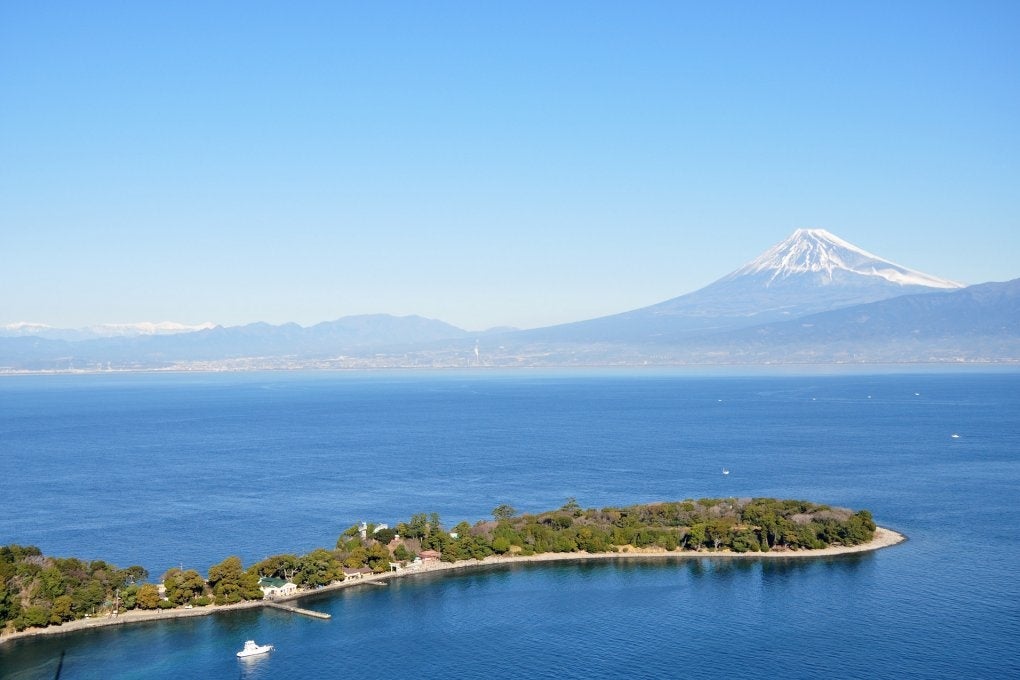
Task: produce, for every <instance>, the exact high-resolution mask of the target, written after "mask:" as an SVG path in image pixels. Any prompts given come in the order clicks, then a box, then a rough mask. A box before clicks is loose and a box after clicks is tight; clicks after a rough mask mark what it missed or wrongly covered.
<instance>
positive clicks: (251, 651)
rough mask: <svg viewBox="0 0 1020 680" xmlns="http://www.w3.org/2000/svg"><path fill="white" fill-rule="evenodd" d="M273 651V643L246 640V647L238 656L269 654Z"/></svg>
mask: <svg viewBox="0 0 1020 680" xmlns="http://www.w3.org/2000/svg"><path fill="white" fill-rule="evenodd" d="M271 651H273V646H272V645H260V644H256V642H255V641H254V640H246V641H245V643H244V649H242V650H241V651H240V652H238V653H237V657H238V658H241V659H243V658H244V657H246V656H256V655H258V654H268V653H269V652H271Z"/></svg>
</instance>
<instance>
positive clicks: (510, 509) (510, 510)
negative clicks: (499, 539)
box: [492, 503, 517, 522]
mask: <svg viewBox="0 0 1020 680" xmlns="http://www.w3.org/2000/svg"><path fill="white" fill-rule="evenodd" d="M516 514H517V509H516V508H514V506H512V505H508V504H506V503H503V504H501V505H497V506H496V507H495V508H493V509H492V516H493V518H494V519H495V520H496V521H497V522H502V521H506V520H511V519H513V518H514V515H516Z"/></svg>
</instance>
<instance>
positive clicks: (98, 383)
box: [0, 372, 1020, 680]
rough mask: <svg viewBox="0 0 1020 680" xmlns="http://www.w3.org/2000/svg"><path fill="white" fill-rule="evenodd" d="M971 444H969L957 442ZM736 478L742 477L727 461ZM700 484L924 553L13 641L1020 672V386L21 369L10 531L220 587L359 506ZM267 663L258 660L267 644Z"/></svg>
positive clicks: (546, 673)
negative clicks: (222, 574) (234, 563)
mask: <svg viewBox="0 0 1020 680" xmlns="http://www.w3.org/2000/svg"><path fill="white" fill-rule="evenodd" d="M954 434H956V435H958V436H957V437H953V436H952V435H954ZM723 468H727V469H729V470H730V474H729V475H723V474H722V469H723ZM703 496H777V497H784V498H804V499H808V500H813V501H818V502H824V503H830V504H833V505H841V506H849V507H853V508H862V507H864V508H869V509H871V510H872V512H873V513H874V515H875V518H876V520H877V521H878V522H879V523H880V524H883V525H885V526H889V527H892V528H894V529H897V530H899V531H902V532H904V533H906V534H907V535H908V536H909V538H910V540H909V541H908V542H907V543H905V544H902V545H900V546H896V547H893V548H890V549H887V550H883V551H880V552H877V553H873V554H867V555H863V556H848V557H844V558H837V559H824V560H823V559H819V560H812V561H779V562H776V561H770V562H759V561H756V560H754V559H746V560H729V561H713V560H710V559H700V560H696V561H686V562H679V561H674V562H663V561H649V562H639V563H635V562H626V563H623V562H617V563H606V564H602V563H599V564H591V563H587V564H569V565H555V566H532V567H523V566H517V567H512V568H501V569H497V568H491V569H487V570H485V571H477V572H470V573H465V574H460V575H455V576H444V577H427V576H421V577H414V578H408V579H404V580H400V581H395V582H391V583H390V585H389V586H388V587H386V588H369V587H365V588H361V589H355V590H350V591H345V592H343V593H341V594H337V595H334V596H331V597H328V598H323V599H321V600H318V601H314V600H308V601H306V602H307V604H308V605H309V606H312V607H313V608H316V609H320V610H322V611H328V612H330V613H332V614H333V618H332V619H331V620H330V621H321V620H314V619H307V618H304V617H298V616H292V615H288V614H284V613H282V612H276V611H254V612H246V613H238V614H233V615H224V616H210V617H201V618H199V619H193V620H189V621H185V622H163V623H154V624H144V625H138V626H134V627H124V628H122V629H107V630H102V631H92V632H84V633H78V634H68V635H61V636H56V637H51V638H46V639H38V640H25V641H15V642H11V643H5V644H3V645H2V646H0V676H2V677H4V678H52V677H54V675H55V673H56V670H57V665H58V663H59V661H60V659H61V657H63V663H62V666H61V675H60V677H61V678H64V679H65V680H66V679H68V678H104V679H106V678H182V677H183V678H192V677H194V678H204V677H208V678H238V677H239V678H309V677H346V678H380V677H386V676H407V677H428V678H431V677H442V678H447V679H456V678H489V677H493V676H497V677H502V678H525V677H527V678H615V677H641V678H664V677H677V678H681V677H682V678H758V677H780V678H817V677H840V678H880V679H892V678H897V679H898V678H945V677H966V678H983V677H987V678H1000V677H1020V374H1018V373H1015V372H1012V373H1009V372H1007V373H987V374H981V373H970V374H963V373H955V374H954V373H943V374H918V373H895V372H893V373H889V374H885V375H854V374H846V375H812V376H780V375H768V374H760V375H756V376H751V377H746V376H745V377H736V376H729V377H727V376H691V375H682V374H666V375H662V374H657V375H653V374H648V375H635V374H609V373H602V374H578V373H559V374H556V373H543V374H532V373H524V372H520V373H510V374H489V373H479V374H467V373H459V374H446V373H440V374H417V373H415V374H402V373H381V374H356V375H342V374H327V373H320V374H291V373H282V374H267V373H263V374H245V375H239V374H225V375H220V374H203V375H116V376H101V375H95V376H32V377H27V376H26V377H9V378H4V379H2V380H0V498H2V499H3V510H2V513H0V544H6V543H21V544H33V545H38V546H39V547H40V548H41V549H42V550H43V551H44V552H45V553H47V554H51V555H57V556H78V557H82V558H87V559H105V560H108V561H110V562H113V563H115V564H117V565H119V566H128V565H131V564H141V565H143V566H145V567H146V568H147V569H149V571H150V572H151V574H152V577H153V578H158V577H159V575H160V574H162V573H163V571H165V570H166V569H168V568H169V567H172V566H183V567H184V568H186V569H187V568H196V569H198V570H199V571H201V572H202V573H203V574H204V573H206V572H207V571H208V568H209V566H210V565H212V564H214V563H216V562H219V561H220V560H221V559H222V558H224V557H225V556H227V555H231V554H236V555H239V556H241V558H242V559H243V560H244V562H245V563H246V564H249V563H251V562H252V561H255V560H258V559H261V558H262V557H265V556H266V555H270V554H273V553H278V552H305V551H308V550H310V549H312V548H315V547H318V546H326V547H332V545H333V544H334V543H335V541H336V538H337V536H338V535H339V534H340V533H341V532H342V531H343V530H344V529H345V528H347V527H348V526H350V525H352V524H355V523H358V522H360V521H362V520H365V521H369V522H388V523H391V524H392V523H394V522H397V521H401V520H404V519H407V518H408V517H409V516H410V515H411V514H413V513H416V512H433V511H434V512H438V513H439V514H440V515H441V516H442V518H443V520H444V523H445V524H446V525H447V526H452V525H453V524H456V523H457V522H459V521H461V520H464V519H466V520H469V521H472V522H473V521H475V520H478V519H483V518H487V517H488V515H489V513H490V511H491V510H492V508H493V507H495V506H496V505H498V504H500V503H510V504H512V505H513V506H515V507H516V508H518V510H521V511H541V510H545V509H549V508H553V507H558V506H560V505H562V504H563V503H564V502H566V500H567V499H568V498H571V497H573V498H576V499H577V500H578V502H579V503H580V504H581V505H583V506H585V507H602V506H607V505H615V504H631V503H642V502H648V501H655V500H676V499H683V498H688V497H703ZM251 638H254V639H255V640H257V641H259V642H260V643H271V644H274V645H275V646H276V651H275V652H274V653H273V654H271V655H270V656H268V657H263V658H259V659H257V660H255V661H254V662H249V663H243V662H239V661H238V660H237V659H236V658H234V652H235V651H237V650H238V649H240V647H241V645H242V643H243V642H244V640H246V639H251Z"/></svg>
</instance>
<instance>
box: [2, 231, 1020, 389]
mask: <svg viewBox="0 0 1020 680" xmlns="http://www.w3.org/2000/svg"><path fill="white" fill-rule="evenodd" d="M161 326H165V325H161ZM115 330H116V331H117V332H116V333H111V332H110V330H109V329H106V330H105V331H104V334H105V335H107V337H92V338H88V339H82V338H81V335H82V333H81V332H77V335H74V334H73V333H72V334H71V335H70V337H61V336H60V335H59V333H57V332H56V331H54V329H45V328H39V327H37V326H29V325H26V324H18V325H16V326H15V327H9V328H6V329H0V373H6V372H22V371H26V372H31V371H64V372H66V371H80V370H89V371H95V370H137V369H145V370H151V369H173V370H252V369H307V368H329V369H335V368H397V367H401V368H407V367H418V368H421V367H425V368H452V367H460V368H464V367H478V366H501V367H513V366H534V367H538V366H621V365H635V366H636V365H647V364H652V365H694V364H717V365H722V364H729V365H739V364H788V363H801V364H809V363H858V364H859V363H896V362H923V363H960V362H964V363H1010V364H1016V363H1018V362H1020V279H1017V280H1014V281H1009V282H1005V283H986V284H981V285H976V286H970V287H968V288H964V287H963V286H962V285H961V284H959V283H956V282H954V281H948V280H946V279H941V278H939V277H937V276H932V275H930V274H925V273H922V272H919V271H916V270H913V269H909V268H907V267H904V266H902V265H898V264H895V263H893V262H890V261H888V260H885V259H883V258H881V257H878V256H877V255H873V254H871V253H869V252H867V251H865V250H863V249H861V248H859V247H857V246H855V245H853V244H851V243H848V242H846V241H844V240H842V239H840V238H839V237H837V236H834V235H833V234H830V233H829V232H827V231H825V230H822V229H798V230H797V231H795V232H794V233H793V234H792V235H790V237H789V238H787V239H786V240H784V241H782V242H781V243H778V244H776V245H775V246H774V247H772V248H770V249H768V250H767V251H765V252H764V253H762V254H761V255H760V256H759V257H757V258H755V259H754V260H752V261H750V262H748V263H747V264H745V265H744V266H742V267H740V268H739V269H736V270H734V271H733V272H731V273H730V274H727V275H726V276H724V277H722V278H721V279H719V280H717V281H715V282H714V283H712V284H710V285H708V286H705V287H704V288H702V289H700V290H696V291H694V292H692V293H688V294H686V295H681V296H679V297H674V298H672V299H669V300H666V301H664V302H660V303H658V304H655V305H651V306H649V307H644V308H641V309H635V310H632V311H628V312H623V313H621V314H615V315H612V316H606V317H601V318H597V319H590V320H587V321H579V322H575V323H569V324H563V325H559V326H550V327H547V328H536V329H531V330H522V331H517V330H500V331H497V330H493V331H487V332H484V333H471V332H468V331H465V330H462V329H460V328H456V327H454V326H450V325H449V324H446V323H443V322H441V321H438V320H434V319H424V318H421V317H416V316H410V317H392V316H388V315H367V316H358V317H343V318H341V319H337V320H336V321H332V322H328V323H322V324H318V325H316V326H310V327H307V328H303V327H301V326H298V325H297V324H293V323H291V324H283V325H280V326H273V325H270V324H266V323H254V324H249V325H247V326H232V327H219V326H217V327H215V328H200V329H195V330H190V331H189V330H188V329H184V328H180V327H177V326H173V327H169V328H163V327H161V328H158V329H157V328H152V329H150V328H144V329H136V328H134V327H131V328H130V329H127V330H125V329H124V328H121V327H118V328H117V329H115ZM4 331H6V333H5V332H4ZM93 332H94V333H96V334H97V335H99V333H98V332H95V331H93ZM111 334H112V335H116V336H117V337H109V335H111ZM5 336H6V337H5Z"/></svg>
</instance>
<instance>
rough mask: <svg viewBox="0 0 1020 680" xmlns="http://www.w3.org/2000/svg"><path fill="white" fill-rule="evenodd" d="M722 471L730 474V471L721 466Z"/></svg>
mask: <svg viewBox="0 0 1020 680" xmlns="http://www.w3.org/2000/svg"><path fill="white" fill-rule="evenodd" d="M722 473H723V474H724V475H728V474H730V471H729V470H727V469H726V468H723V469H722Z"/></svg>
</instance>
